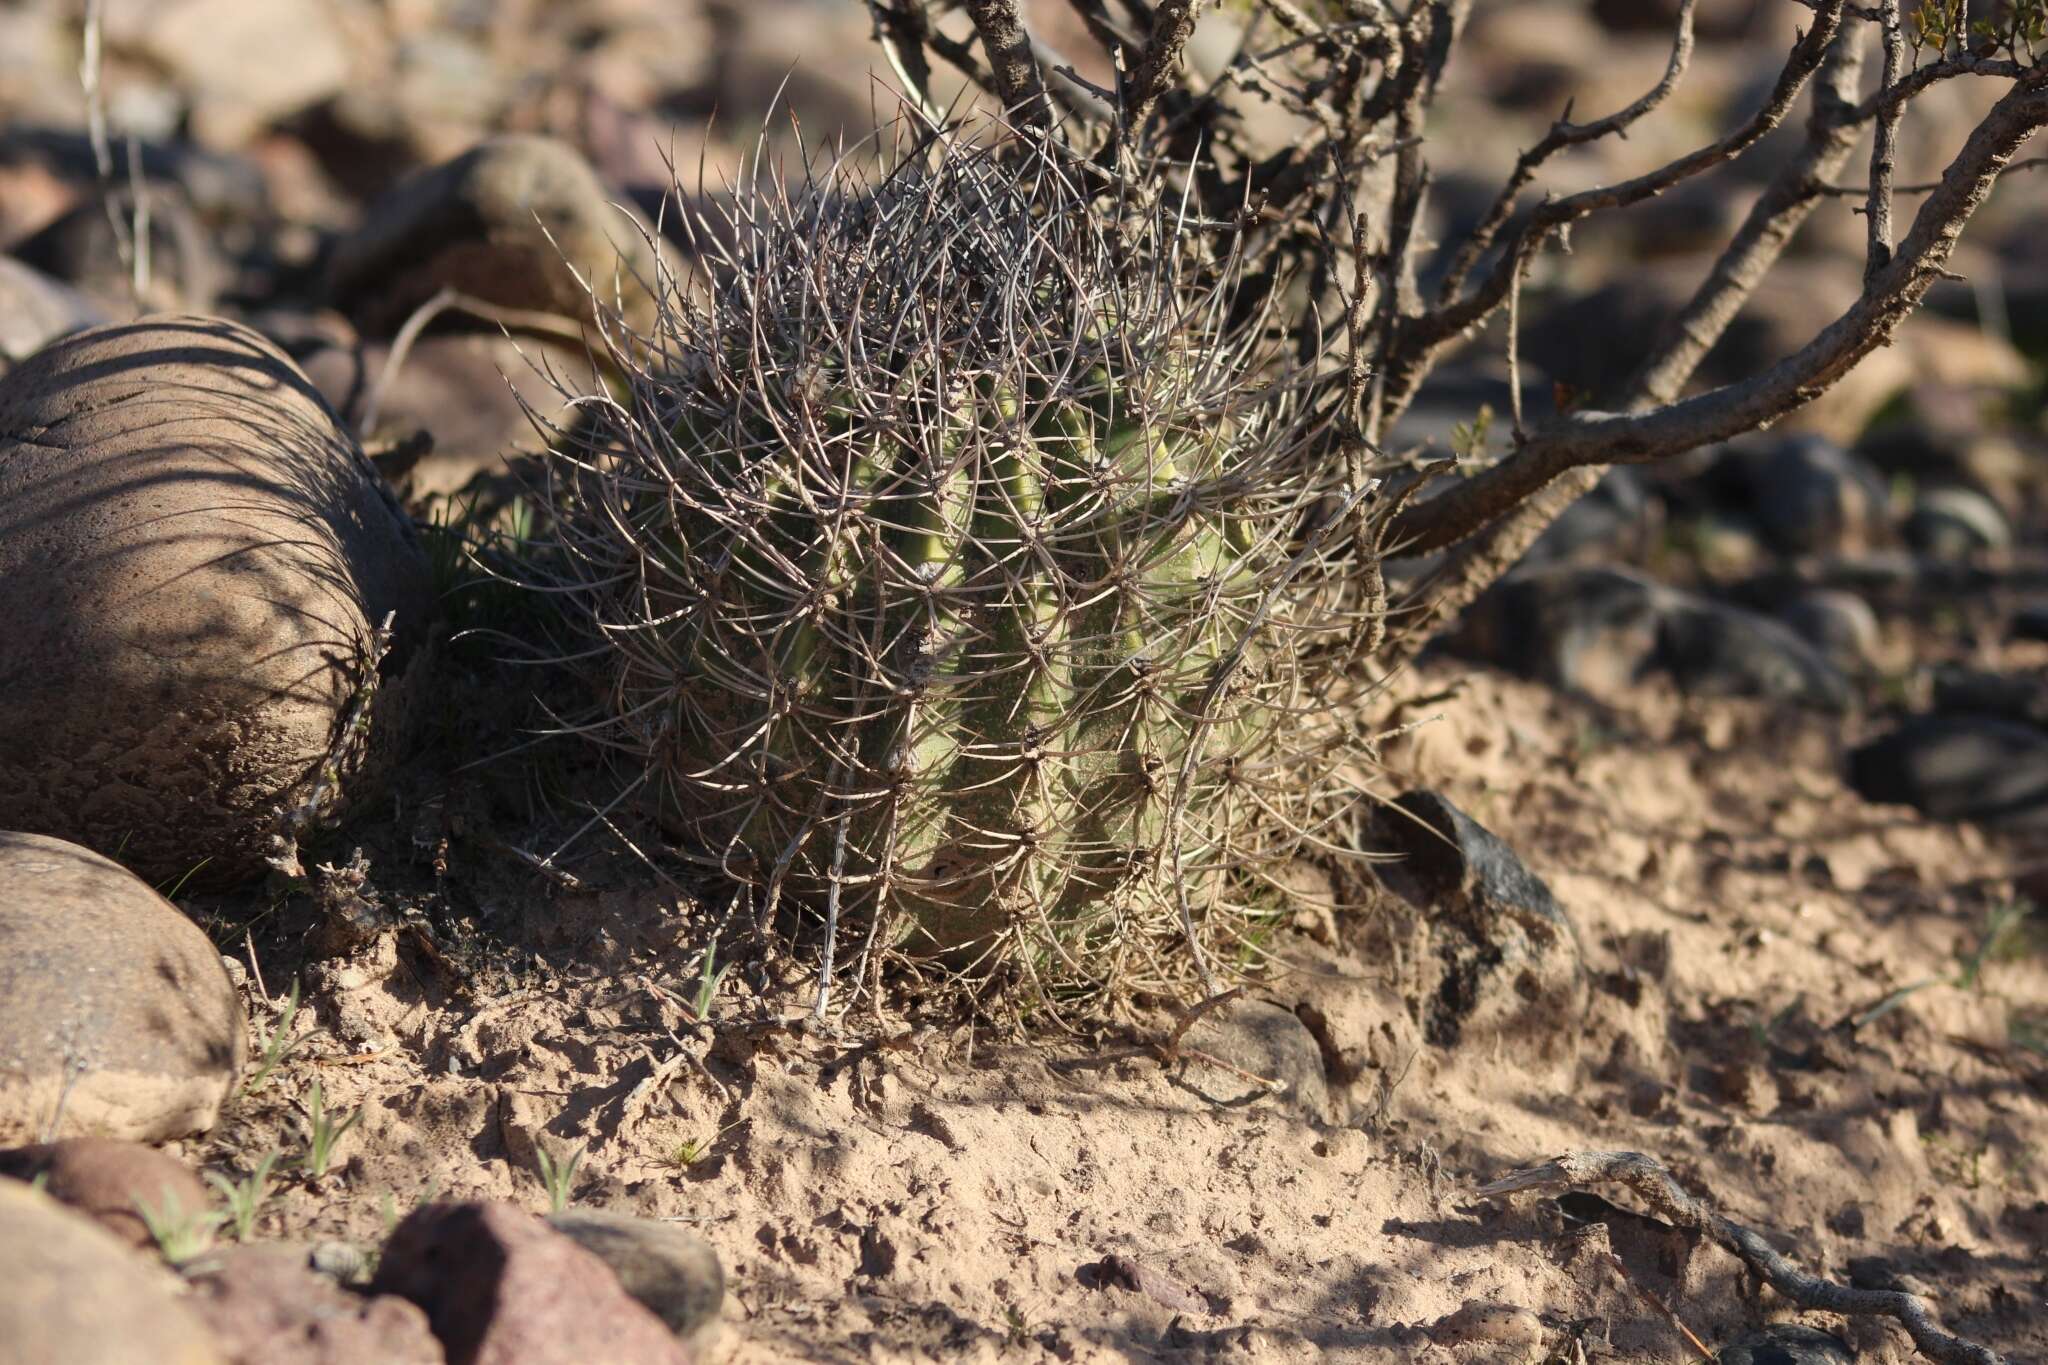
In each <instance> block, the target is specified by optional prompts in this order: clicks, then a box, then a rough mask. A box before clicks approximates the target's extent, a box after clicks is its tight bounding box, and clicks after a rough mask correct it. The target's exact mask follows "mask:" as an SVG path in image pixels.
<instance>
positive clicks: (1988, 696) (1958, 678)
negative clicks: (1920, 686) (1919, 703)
mask: <svg viewBox="0 0 2048 1365" xmlns="http://www.w3.org/2000/svg"><path fill="white" fill-rule="evenodd" d="M1933 709H1934V710H1936V711H1939V712H1945V713H1949V714H1955V715H1971V716H1995V717H1997V718H1999V719H2000V720H2009V721H2012V722H2014V723H2015V724H2018V725H2031V726H2034V727H2035V728H2036V729H2041V730H2048V670H2037V671H2034V672H2028V673H1987V672H1984V671H1982V670H1981V669H1975V668H1964V667H1961V666H1960V665H1955V664H1949V665H1943V666H1941V667H1937V668H1936V669H1935V670H1934V707H1933Z"/></svg>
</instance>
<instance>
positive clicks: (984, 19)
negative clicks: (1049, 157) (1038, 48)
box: [966, 0, 1052, 128]
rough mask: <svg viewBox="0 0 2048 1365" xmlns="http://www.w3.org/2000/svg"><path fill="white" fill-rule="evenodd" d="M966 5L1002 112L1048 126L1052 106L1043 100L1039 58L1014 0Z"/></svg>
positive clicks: (1022, 122) (975, 0)
mask: <svg viewBox="0 0 2048 1365" xmlns="http://www.w3.org/2000/svg"><path fill="white" fill-rule="evenodd" d="M966 5H967V13H968V16H969V17H970V18H972V19H973V20H974V31H975V32H976V33H978V34H980V35H981V47H982V51H984V52H986V53H987V54H988V60H989V65H990V66H991V67H992V68H993V69H994V73H995V76H994V78H995V90H996V94H997V95H999V96H1000V97H1001V98H1002V101H1003V111H1004V112H1005V113H1006V114H1007V115H1008V116H1009V117H1010V118H1011V119H1013V120H1014V121H1015V122H1017V123H1018V124H1019V125H1022V126H1029V127H1039V128H1044V127H1049V126H1050V125H1051V122H1052V108H1051V106H1050V105H1049V104H1048V103H1047V101H1046V95H1045V81H1044V79H1043V78H1042V77H1041V76H1040V75H1039V72H1038V59H1037V58H1036V57H1035V56H1033V55H1032V51H1031V35H1030V34H1028V33H1026V32H1025V31H1024V21H1023V20H1022V19H1021V18H1019V17H1018V15H1017V0H966Z"/></svg>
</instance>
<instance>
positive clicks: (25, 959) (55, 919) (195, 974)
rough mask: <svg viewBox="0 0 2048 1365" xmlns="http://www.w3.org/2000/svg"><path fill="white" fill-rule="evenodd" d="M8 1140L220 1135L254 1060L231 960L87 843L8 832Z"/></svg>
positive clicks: (3, 873)
mask: <svg viewBox="0 0 2048 1365" xmlns="http://www.w3.org/2000/svg"><path fill="white" fill-rule="evenodd" d="M0 887H5V888H6V894H5V895H0V1140H4V1139H7V1138H14V1139H17V1140H18V1139H20V1138H25V1137H33V1136H37V1135H39V1134H41V1133H42V1132H43V1131H44V1130H45V1128H46V1126H47V1125H48V1124H49V1123H50V1122H51V1120H52V1119H53V1118H55V1119H58V1120H59V1126H60V1128H61V1129H62V1130H64V1131H68V1132H72V1133H88V1134H100V1135H103V1136H107V1137H117V1138H133V1139H137V1140H141V1141H150V1140H155V1139H160V1138H172V1137H181V1136H184V1135H185V1134H188V1133H200V1132H204V1131H206V1130H207V1129H208V1128H211V1127H212V1126H213V1122H214V1119H215V1117H216V1116H217V1115H218V1113H219V1112H220V1105H221V1101H222V1100H224V1099H225V1098H226V1097H227V1095H228V1093H229V1091H230V1089H231V1088H232V1087H233V1085H234V1081H235V1076H236V1074H237V1073H238V1072H239V1071H240V1070H241V1066H242V1062H243V1059H244V1056H245V1053H246V1050H247V1046H248V1043H247V1039H246V1037H245V1036H244V1025H243V1015H242V1002H241V998H240V997H239V996H237V995H236V994H235V992H234V988H233V987H232V986H230V985H229V984H228V978H227V973H226V972H225V971H223V970H222V969H221V965H220V954H219V953H217V952H215V951H214V947H213V944H212V943H211V942H209V941H208V939H207V937H206V935H205V934H203V933H201V932H200V931H199V928H198V926H197V925H195V924H193V923H192V921H191V920H189V919H186V918H185V916H184V915H182V914H180V913H179V911H178V909H177V907H176V906H174V905H172V904H171V903H170V902H169V901H167V900H165V899H164V898H163V897H162V896H160V895H158V894H157V893H156V892H154V891H152V890H150V889H149V887H148V886H146V885H145V884H143V882H142V881H140V880H139V879H137V878H136V877H135V876H134V875H133V874H131V873H129V872H128V871H126V870H125V869H123V868H121V867H120V866H119V865H117V864H115V863H113V862H110V861H108V860H107V859H105V858H102V857H100V856H99V855H98V854H97V853H93V852H91V851H89V850H87V849H83V848H80V847H78V845H76V844H67V843H65V842H64V841H63V840H61V839H51V838H47V837H45V836H43V835H39V834H13V833H4V832H0Z"/></svg>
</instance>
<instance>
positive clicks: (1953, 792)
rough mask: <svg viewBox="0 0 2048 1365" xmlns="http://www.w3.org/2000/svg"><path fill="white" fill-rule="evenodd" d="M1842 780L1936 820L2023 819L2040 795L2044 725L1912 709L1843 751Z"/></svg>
mask: <svg viewBox="0 0 2048 1365" xmlns="http://www.w3.org/2000/svg"><path fill="white" fill-rule="evenodd" d="M1849 784H1850V785H1851V786H1852V787H1854V788H1855V789H1856V790H1857V791H1858V792H1859V793H1861V794H1862V795H1863V797H1864V799H1865V800H1868V801H1881V802H1886V803H1891V804H1896V805H1904V806H1912V807H1915V808H1916V809H1918V810H1920V811H1921V812H1922V813H1924V814H1926V815H1931V816H1933V817H1934V818H1935V819H1937V820H1985V821H2005V820H2031V819H2034V818H2038V817H2039V816H2040V814H2041V812H2042V807H2043V804H2044V803H2048V733H2043V732H2042V731H2040V730H2036V729H2034V728H2033V727H2031V726H2024V725H2015V724H2013V723H2012V722H2011V721H2006V720H1998V719H1994V718H1991V717H1987V716H1969V715H1934V716H1916V717H1914V718H1913V719H1911V720H1909V721H1907V722H1906V723H1905V724H1904V725H1902V726H1900V727H1899V728H1898V729H1897V730H1894V731H1892V733H1890V734H1888V735H1885V736H1883V737H1882V738H1879V739H1875V740H1872V741H1871V742H1870V743H1868V744H1866V745H1864V746H1863V747H1861V748H1860V749H1857V750H1855V751H1854V752H1853V753H1851V754H1850V755H1849Z"/></svg>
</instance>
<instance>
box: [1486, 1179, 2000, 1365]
mask: <svg viewBox="0 0 2048 1365" xmlns="http://www.w3.org/2000/svg"><path fill="white" fill-rule="evenodd" d="M1605 1184H1617V1185H1622V1186H1625V1187H1626V1188H1628V1189H1629V1190H1631V1191H1633V1192H1634V1194H1635V1195H1636V1197H1637V1198H1639V1199H1641V1200H1642V1201H1643V1202H1644V1203H1645V1204H1648V1205H1649V1206H1650V1207H1651V1208H1652V1209H1654V1210H1655V1211H1656V1212H1657V1213H1659V1214H1661V1215H1662V1216H1664V1217H1665V1218H1668V1219H1669V1220H1671V1221H1672V1222H1673V1223H1676V1224H1678V1225H1679V1226H1680V1227H1684V1228H1689V1229H1691V1230H1692V1231H1694V1232H1698V1233H1701V1234H1703V1235H1705V1236H1707V1237H1710V1238H1712V1239H1713V1240H1714V1241H1715V1242H1716V1243H1718V1244H1719V1245H1720V1246H1721V1247H1722V1249H1723V1250H1725V1251H1728V1252H1729V1253H1730V1254H1732V1255H1734V1256H1735V1257H1736V1258H1738V1259H1739V1260H1741V1261H1742V1263H1743V1264H1744V1265H1747V1266H1748V1267H1749V1268H1750V1269H1751V1270H1752V1271H1754V1272H1755V1273H1756V1274H1757V1275H1759V1276H1761V1277H1762V1278H1763V1280H1764V1281H1765V1283H1767V1284H1769V1285H1770V1286H1771V1288H1773V1289H1775V1290H1777V1291H1778V1292H1779V1293H1780V1294H1782V1295H1784V1296H1785V1297H1786V1298H1787V1299H1790V1300H1791V1301H1792V1302H1793V1303H1795V1304H1797V1305H1798V1306H1799V1307H1801V1308H1804V1309H1807V1310H1809V1311H1812V1312H1821V1313H1840V1314H1843V1315H1844V1316H1849V1317H1887V1318H1891V1319H1893V1320H1895V1321H1896V1322H1897V1323H1898V1324H1899V1325H1900V1326H1901V1327H1903V1328H1905V1329H1906V1335H1908V1336H1910V1337H1911V1338H1912V1339H1913V1344H1914V1345H1915V1346H1917V1347H1919V1348H1920V1353H1921V1354H1922V1355H1924V1356H1926V1357H1927V1358H1928V1359H1929V1360H1932V1361H1936V1362H1938V1365H2004V1358H2003V1357H2002V1356H2000V1355H1999V1354H1998V1353H1997V1352H1995V1351H1991V1350H1987V1349H1986V1348H1985V1347H1982V1346H1978V1345H1976V1344H1975V1343H1973V1342H1968V1341H1964V1340H1962V1339H1961V1338H1959V1337H1954V1336H1950V1335H1949V1334H1948V1333H1947V1332H1945V1331H1943V1330H1942V1327H1941V1324H1940V1323H1939V1322H1937V1321H1936V1320H1935V1318H1934V1315H1933V1313H1931V1312H1930V1311H1929V1310H1928V1307H1927V1301H1926V1300H1925V1299H1922V1298H1920V1297H1919V1296H1918V1295H1915V1294H1906V1293H1901V1292H1897V1291H1894V1290H1881V1289H1852V1288H1850V1287H1848V1286H1846V1285H1839V1284H1835V1283H1833V1282H1832V1281H1829V1280H1823V1279H1821V1278H1820V1277H1819V1276H1817V1275H1809V1274H1807V1273H1806V1272H1805V1271H1803V1270H1800V1269H1799V1268H1797V1267H1796V1266H1794V1265H1793V1264H1792V1263H1791V1262H1790V1261H1787V1260H1786V1259H1785V1258H1784V1257H1783V1256H1781V1255H1779V1254H1778V1252H1777V1250H1776V1248H1774V1247H1772V1246H1771V1244H1770V1243H1769V1242H1766V1241H1765V1240H1764V1239H1763V1238H1762V1237H1761V1236H1759V1235H1758V1234H1756V1233H1754V1232H1752V1231H1750V1230H1749V1229H1748V1228H1746V1227H1744V1226H1742V1225H1741V1224H1740V1223H1737V1222H1734V1221H1733V1220H1731V1219H1729V1218H1727V1217H1725V1216H1724V1215H1722V1214H1721V1213H1720V1212H1718V1211H1717V1210H1716V1209H1715V1208H1714V1207H1713V1206H1712V1205H1711V1204H1709V1203H1707V1202H1706V1201H1705V1200H1704V1199H1696V1198H1694V1197H1693V1196H1692V1195H1691V1194H1689V1193H1687V1191H1686V1190H1685V1188H1684V1187H1683V1186H1681V1185H1680V1184H1679V1183H1678V1182H1677V1181H1676V1180H1674V1179H1672V1177H1671V1172H1670V1171H1668V1170H1666V1169H1665V1168H1664V1164H1663V1163H1662V1162H1660V1161H1658V1160H1656V1159H1655V1158H1654V1157H1649V1156H1645V1155H1643V1154H1642V1153H1641V1152H1568V1153H1566V1154H1565V1155H1564V1156H1561V1157H1558V1158H1557V1159H1556V1160H1554V1161H1549V1162H1545V1163H1544V1164H1543V1165H1541V1166H1536V1167H1532V1168H1530V1169H1528V1170H1522V1171H1516V1172H1514V1173H1513V1174H1511V1175H1508V1176H1505V1177H1503V1178H1502V1179H1499V1180H1496V1181H1494V1182H1493V1183H1492V1184H1490V1185H1483V1186H1481V1187H1480V1189H1479V1193H1480V1194H1481V1195H1483V1196H1487V1197H1493V1196H1498V1195H1505V1194H1517V1193H1520V1192H1522V1191H1525V1190H1576V1189H1584V1188H1585V1187H1587V1186H1589V1185H1605Z"/></svg>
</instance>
